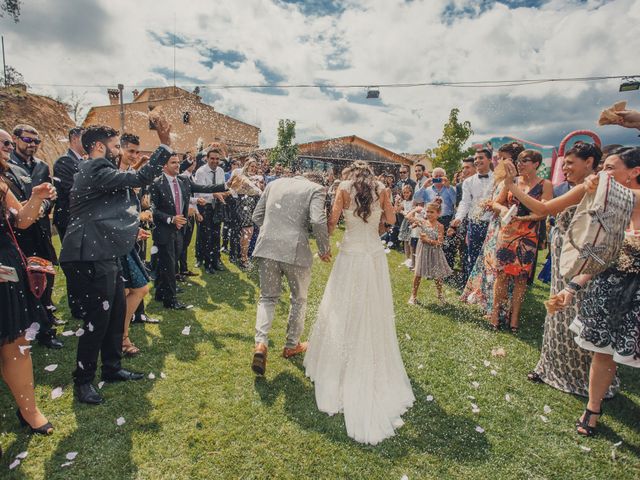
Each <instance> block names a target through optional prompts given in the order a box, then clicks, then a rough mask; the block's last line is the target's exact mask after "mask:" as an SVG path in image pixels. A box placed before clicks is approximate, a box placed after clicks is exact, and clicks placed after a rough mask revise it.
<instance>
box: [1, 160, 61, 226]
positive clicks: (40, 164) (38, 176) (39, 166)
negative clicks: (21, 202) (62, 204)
mask: <svg viewBox="0 0 640 480" xmlns="http://www.w3.org/2000/svg"><path fill="white" fill-rule="evenodd" d="M9 163H10V164H13V165H16V166H17V167H20V168H21V169H22V170H24V171H25V172H27V173H28V175H29V177H31V185H30V187H29V196H31V188H33V187H37V186H38V185H40V184H42V183H51V172H50V171H49V164H47V163H46V162H44V161H42V160H40V159H39V158H36V157H33V162H32V166H31V167H29V165H28V164H27V163H26V162H24V161H22V159H21V158H20V157H18V154H17V153H16V152H15V150H14V151H13V152H11V156H10V157H9ZM43 206H44V208H45V213H46V214H47V215H48V214H49V213H50V212H51V210H52V209H53V202H49V201H48V200H47V201H46V202H45V203H43ZM50 230H51V227H50V226H49V231H50Z"/></svg>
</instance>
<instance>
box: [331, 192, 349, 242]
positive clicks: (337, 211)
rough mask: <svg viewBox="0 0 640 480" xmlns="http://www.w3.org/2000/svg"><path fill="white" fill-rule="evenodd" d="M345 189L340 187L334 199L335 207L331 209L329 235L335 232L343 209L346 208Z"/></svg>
mask: <svg viewBox="0 0 640 480" xmlns="http://www.w3.org/2000/svg"><path fill="white" fill-rule="evenodd" d="M345 193H346V192H345V191H344V190H342V189H338V191H337V192H336V199H335V200H334V201H333V208H332V209H331V215H330V216H329V225H328V227H329V236H331V234H332V233H333V231H334V230H335V229H336V226H337V225H338V222H339V221H340V217H341V216H342V210H344V195H345Z"/></svg>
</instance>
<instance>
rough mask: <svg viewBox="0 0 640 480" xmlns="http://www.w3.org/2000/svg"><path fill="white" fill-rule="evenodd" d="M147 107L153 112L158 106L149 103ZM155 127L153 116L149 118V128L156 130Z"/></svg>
mask: <svg viewBox="0 0 640 480" xmlns="http://www.w3.org/2000/svg"><path fill="white" fill-rule="evenodd" d="M147 108H148V109H149V113H151V111H152V110H153V109H154V108H156V106H155V105H149V106H148V107H147ZM155 129H156V126H155V124H154V123H153V122H152V121H151V118H149V130H155Z"/></svg>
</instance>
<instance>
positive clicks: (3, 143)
mask: <svg viewBox="0 0 640 480" xmlns="http://www.w3.org/2000/svg"><path fill="white" fill-rule="evenodd" d="M2 145H4V147H5V148H9V147H15V146H16V144H15V143H13V142H12V141H11V140H5V141H4V142H2Z"/></svg>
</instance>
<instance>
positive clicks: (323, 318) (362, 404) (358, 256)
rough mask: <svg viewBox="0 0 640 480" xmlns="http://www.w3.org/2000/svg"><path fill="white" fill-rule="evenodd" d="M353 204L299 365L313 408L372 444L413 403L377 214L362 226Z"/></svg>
mask: <svg viewBox="0 0 640 480" xmlns="http://www.w3.org/2000/svg"><path fill="white" fill-rule="evenodd" d="M344 183H345V182H343V184H341V188H343V185H344ZM346 186H347V188H348V187H349V185H348V184H347V185H346ZM353 205H355V201H354V200H353V194H352V201H351V204H350V206H351V209H345V211H344V219H345V223H346V231H345V234H344V237H343V240H342V244H341V245H340V246H339V253H338V255H337V258H336V260H335V265H334V266H333V269H332V271H331V274H330V276H329V280H328V282H327V286H326V289H325V291H324V296H323V298H322V302H321V304H320V308H319V312H318V318H317V320H316V323H315V325H314V326H313V330H312V333H311V336H310V338H309V347H308V350H307V354H306V356H305V360H304V366H305V369H306V374H307V376H308V377H310V378H311V379H312V380H313V382H314V384H315V396H316V403H317V405H318V409H320V410H321V411H323V412H326V413H328V414H329V415H333V414H336V413H339V412H343V413H344V419H345V424H346V428H347V434H348V435H349V436H350V437H351V438H353V439H354V440H356V441H358V442H361V443H368V444H371V445H375V444H377V443H379V442H381V441H382V440H384V439H385V438H388V437H390V436H392V435H394V433H395V432H394V431H395V429H396V428H398V427H400V426H401V425H402V424H403V420H402V418H401V415H402V414H403V413H404V412H405V411H406V410H407V409H408V408H409V407H410V406H411V405H412V404H413V402H414V400H415V397H414V395H413V392H412V390H411V384H410V382H409V378H408V377H407V374H406V372H405V369H404V364H403V363H402V358H401V356H400V349H399V347H398V339H397V337H396V329H395V320H394V310H393V298H392V293H391V282H390V279H389V268H388V264H387V258H386V254H385V252H384V246H383V245H382V244H381V242H380V238H379V235H378V222H379V220H380V216H381V214H382V209H381V207H380V205H379V201H375V202H374V205H373V206H372V213H371V216H370V217H369V219H368V221H367V222H364V221H363V220H362V219H361V218H360V217H358V216H356V215H355V214H354V212H353V209H352V208H353Z"/></svg>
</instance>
